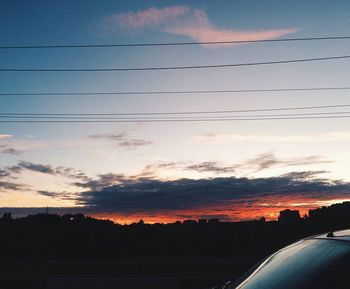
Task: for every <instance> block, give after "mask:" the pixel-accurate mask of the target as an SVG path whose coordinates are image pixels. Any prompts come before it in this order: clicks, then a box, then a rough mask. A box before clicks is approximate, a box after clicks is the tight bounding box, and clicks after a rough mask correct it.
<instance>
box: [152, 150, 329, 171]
mask: <svg viewBox="0 0 350 289" xmlns="http://www.w3.org/2000/svg"><path fill="white" fill-rule="evenodd" d="M331 162H332V161H330V160H327V159H324V158H323V157H321V156H307V157H295V158H280V157H277V156H276V155H275V154H274V153H263V154H259V155H257V156H255V157H253V158H251V159H247V160H243V161H241V162H239V163H233V164H230V165H224V164H222V163H220V162H217V161H204V162H199V163H194V162H190V161H188V162H186V161H181V162H159V163H155V164H152V165H149V166H147V168H148V170H152V169H153V170H157V169H167V170H171V169H180V170H185V171H195V172H198V173H214V174H228V173H230V174H232V173H243V172H251V171H254V172H260V171H262V170H266V169H269V168H273V167H291V166H307V165H316V164H325V163H331Z"/></svg>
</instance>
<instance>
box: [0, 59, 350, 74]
mask: <svg viewBox="0 0 350 289" xmlns="http://www.w3.org/2000/svg"><path fill="white" fill-rule="evenodd" d="M348 58H350V55H340V56H327V57H317V58H300V59H290V60H277V61H262V62H246V63H233V64H213V65H190V66H163V67H161V66H159V67H130V68H127V67H123V68H62V69H61V68H59V69H54V68H0V72H126V71H158V70H188V69H208V68H229V67H241V66H258V65H273V64H288V63H298V62H313V61H325V60H339V59H348Z"/></svg>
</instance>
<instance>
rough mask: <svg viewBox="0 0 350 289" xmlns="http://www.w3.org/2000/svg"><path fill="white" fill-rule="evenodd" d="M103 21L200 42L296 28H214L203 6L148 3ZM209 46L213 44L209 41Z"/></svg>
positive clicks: (281, 32)
mask: <svg viewBox="0 0 350 289" xmlns="http://www.w3.org/2000/svg"><path fill="white" fill-rule="evenodd" d="M103 24H104V29H105V30H113V29H114V27H115V26H117V27H118V28H119V29H122V30H127V31H142V30H144V29H154V30H159V31H162V32H166V33H170V34H176V35H181V36H187V37H189V38H191V39H193V40H195V41H199V42H208V41H238V40H240V41H254V40H262V39H275V38H278V37H281V36H284V35H287V34H290V33H294V32H296V31H297V29H296V28H287V29H269V30H260V31H258V30H250V31H245V30H235V29H222V28H217V27H215V26H214V25H213V24H212V23H211V22H210V20H209V18H208V16H207V14H206V12H205V11H204V10H203V9H196V8H191V7H189V6H172V7H166V8H156V7H151V8H148V9H146V10H143V11H138V12H126V13H121V14H115V15H111V16H109V17H106V18H105V21H104V23H103ZM224 45H230V44H224ZM231 45H232V44H231ZM215 46H216V47H217V46H219V45H215ZM220 46H223V45H220ZM210 47H213V46H212V45H211V46H210Z"/></svg>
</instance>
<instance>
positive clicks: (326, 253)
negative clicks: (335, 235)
mask: <svg viewBox="0 0 350 289" xmlns="http://www.w3.org/2000/svg"><path fill="white" fill-rule="evenodd" d="M349 274H350V245H349V243H348V242H345V241H341V240H323V239H308V240H303V241H300V242H297V243H295V244H293V245H290V246H288V247H286V248H284V249H282V250H280V251H278V252H277V253H275V254H274V255H272V256H271V257H269V258H268V259H266V260H265V261H264V262H263V263H262V264H261V265H260V266H259V267H258V268H257V269H256V270H255V271H253V273H252V274H251V275H250V276H248V277H247V278H246V279H245V280H244V281H243V282H242V283H241V284H240V285H238V287H236V286H237V285H231V287H229V288H230V289H233V288H237V289H238V288H239V289H267V288H268V289H275V288H276V289H277V288H279V289H280V288H284V289H313V288H317V289H326V288H327V289H328V288H332V289H346V288H350V278H349V276H350V275H349Z"/></svg>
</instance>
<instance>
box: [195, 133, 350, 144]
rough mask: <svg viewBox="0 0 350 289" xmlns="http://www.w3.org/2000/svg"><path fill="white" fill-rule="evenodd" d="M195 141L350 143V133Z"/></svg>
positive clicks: (210, 135) (204, 136) (235, 136)
mask: <svg viewBox="0 0 350 289" xmlns="http://www.w3.org/2000/svg"><path fill="white" fill-rule="evenodd" d="M195 140H197V141H201V142H205V143H214V144H217V143H234V142H247V141H250V142H321V141H322V142H325V141H327V142H328V141H336V142H339V141H350V132H347V131H339V132H331V133H324V134H307V135H264V134H215V133H206V134H202V135H198V136H196V137H195Z"/></svg>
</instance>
